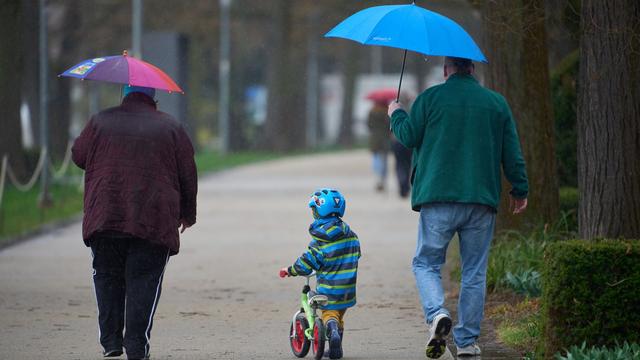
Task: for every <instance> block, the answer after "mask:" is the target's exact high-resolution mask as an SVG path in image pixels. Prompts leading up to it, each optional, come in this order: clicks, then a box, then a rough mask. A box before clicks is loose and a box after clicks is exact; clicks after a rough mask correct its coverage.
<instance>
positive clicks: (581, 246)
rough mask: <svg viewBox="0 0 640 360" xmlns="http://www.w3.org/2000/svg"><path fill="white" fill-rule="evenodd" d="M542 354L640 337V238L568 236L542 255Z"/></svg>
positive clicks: (639, 339)
mask: <svg viewBox="0 0 640 360" xmlns="http://www.w3.org/2000/svg"><path fill="white" fill-rule="evenodd" d="M544 259H545V266H544V271H543V279H542V284H543V286H542V288H543V289H544V291H543V295H542V313H543V323H544V331H543V338H542V341H543V342H544V348H545V354H547V356H552V354H555V353H556V352H558V351H561V350H562V349H567V348H569V347H570V346H573V345H576V344H581V343H582V342H586V344H587V345H588V346H614V345H615V344H616V342H622V341H630V342H638V341H640V242H638V241H629V240H627V241H623V240H602V241H597V242H596V241H583V240H570V241H561V242H556V243H553V244H550V245H549V246H548V247H547V248H546V251H545V255H544Z"/></svg>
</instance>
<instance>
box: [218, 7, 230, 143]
mask: <svg viewBox="0 0 640 360" xmlns="http://www.w3.org/2000/svg"><path fill="white" fill-rule="evenodd" d="M230 8H231V0H220V63H219V71H220V82H219V84H220V99H219V102H218V133H219V134H218V136H219V137H220V151H221V152H222V153H223V154H225V153H227V152H228V151H229V98H230V96H229V92H230V91H229V88H230V84H229V80H230V76H229V73H230V70H231V61H230V59H229V58H230V39H229V38H230V29H229V27H230V21H229V18H230V14H229V12H230V11H229V10H230Z"/></svg>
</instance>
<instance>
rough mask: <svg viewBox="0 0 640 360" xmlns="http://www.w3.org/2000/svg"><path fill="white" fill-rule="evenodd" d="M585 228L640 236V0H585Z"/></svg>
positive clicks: (593, 233)
mask: <svg viewBox="0 0 640 360" xmlns="http://www.w3.org/2000/svg"><path fill="white" fill-rule="evenodd" d="M581 19H582V20H581V21H582V25H581V27H582V38H581V44H580V45H581V47H580V75H579V82H578V92H579V93H578V187H579V189H580V194H581V199H580V205H579V214H578V222H579V232H580V236H581V237H583V238H585V239H593V238H596V237H610V238H617V237H625V238H635V239H638V238H640V1H637V0H612V1H600V0H583V1H582V17H581Z"/></svg>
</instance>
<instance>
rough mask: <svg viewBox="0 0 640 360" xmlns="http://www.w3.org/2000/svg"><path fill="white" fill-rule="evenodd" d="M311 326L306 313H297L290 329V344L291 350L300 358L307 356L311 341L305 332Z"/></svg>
mask: <svg viewBox="0 0 640 360" xmlns="http://www.w3.org/2000/svg"><path fill="white" fill-rule="evenodd" d="M308 328H309V322H308V321H307V317H306V316H305V314H304V313H299V314H298V315H296V319H295V320H294V321H293V322H292V323H291V328H290V330H289V344H290V345H291V352H293V355H295V356H296V357H299V358H303V357H305V356H307V353H308V352H309V347H310V345H311V341H309V339H307V337H306V336H305V334H304V332H305V330H307V329H308Z"/></svg>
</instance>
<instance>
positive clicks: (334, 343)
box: [327, 320, 342, 359]
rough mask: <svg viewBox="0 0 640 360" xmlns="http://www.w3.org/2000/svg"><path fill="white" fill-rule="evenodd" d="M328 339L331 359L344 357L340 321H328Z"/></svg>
mask: <svg viewBox="0 0 640 360" xmlns="http://www.w3.org/2000/svg"><path fill="white" fill-rule="evenodd" d="M327 339H328V340H329V359H342V337H341V336H340V329H339V328H338V322H337V321H335V320H329V321H327Z"/></svg>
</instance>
